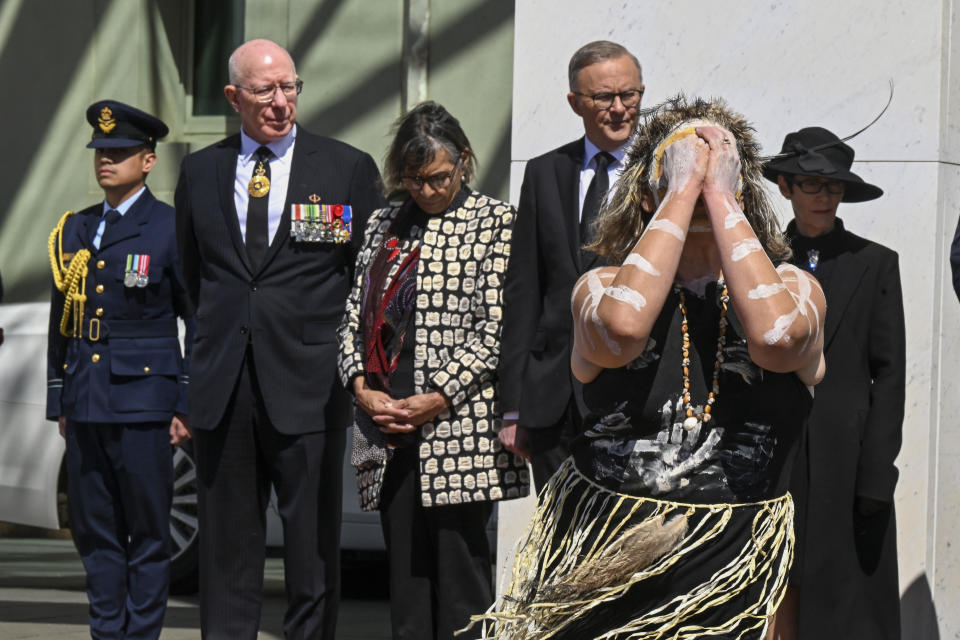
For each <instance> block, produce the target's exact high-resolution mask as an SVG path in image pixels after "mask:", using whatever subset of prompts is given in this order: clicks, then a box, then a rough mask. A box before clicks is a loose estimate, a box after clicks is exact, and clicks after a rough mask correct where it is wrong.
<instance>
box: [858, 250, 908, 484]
mask: <svg viewBox="0 0 960 640" xmlns="http://www.w3.org/2000/svg"><path fill="white" fill-rule="evenodd" d="M871 315H872V318H871V324H870V333H869V337H868V341H869V344H868V357H869V365H870V377H871V378H872V379H873V384H872V385H871V386H870V411H869V413H868V414H867V421H866V425H865V427H864V433H863V443H862V445H861V450H860V461H859V463H858V468H857V495H858V496H861V497H865V498H873V499H875V500H880V501H883V502H892V501H893V490H894V488H895V487H896V484H897V477H898V471H897V467H896V466H894V461H895V460H896V458H897V454H898V453H899V452H900V443H901V440H902V437H903V414H904V402H905V395H906V392H905V385H906V336H905V329H904V318H903V293H902V292H901V289H900V268H899V266H898V262H897V256H896V254H894V253H892V252H891V255H890V256H889V258H888V259H887V260H886V261H885V263H884V264H883V265H882V267H881V269H880V281H879V286H878V287H877V292H876V293H875V295H874V300H873V309H872V310H871Z"/></svg>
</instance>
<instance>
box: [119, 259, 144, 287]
mask: <svg viewBox="0 0 960 640" xmlns="http://www.w3.org/2000/svg"><path fill="white" fill-rule="evenodd" d="M149 269H150V256H149V255H147V254H145V253H128V254H127V268H126V270H124V272H123V286H125V287H127V288H133V287H140V288H141V289H142V288H143V287H145V286H147V284H148V283H149V282H150V278H149V276H148V275H147V274H148V273H149Z"/></svg>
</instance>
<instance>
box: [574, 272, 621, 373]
mask: <svg viewBox="0 0 960 640" xmlns="http://www.w3.org/2000/svg"><path fill="white" fill-rule="evenodd" d="M584 285H586V286H587V289H588V293H587V297H586V298H585V299H584V301H583V306H582V307H581V308H580V318H579V324H581V325H583V326H584V329H583V330H581V329H580V328H577V333H578V335H579V336H580V338H581V340H583V342H584V344H586V345H587V347H588V348H589V349H591V350H596V348H597V347H596V343H595V342H594V341H593V340H592V339H591V337H590V332H589V331H586V330H585V329H586V325H587V324H592V325H593V327H594V329H596V331H597V334H599V336H600V338H601V339H602V340H603V343H604V344H605V345H606V347H607V349H608V350H609V351H610V353H612V354H614V355H620V353H621V352H622V350H621V348H620V345H619V344H618V343H617V341H616V340H614V339H612V338H611V337H610V334H609V333H607V328H606V326H604V324H603V320H602V319H601V318H600V314H599V313H597V307H598V306H599V305H600V300H601V298H603V295H604V293H605V291H606V287H604V285H603V282H602V281H601V280H600V276H599V275H597V272H596V271H588V272H587V275H586V278H584V279H582V280H580V282H579V283H578V284H577V286H576V288H575V289H574V290H573V297H574V298H575V297H576V296H577V295H579V291H580V289H581V288H582V287H583V286H584Z"/></svg>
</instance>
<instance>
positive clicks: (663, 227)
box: [647, 220, 687, 242]
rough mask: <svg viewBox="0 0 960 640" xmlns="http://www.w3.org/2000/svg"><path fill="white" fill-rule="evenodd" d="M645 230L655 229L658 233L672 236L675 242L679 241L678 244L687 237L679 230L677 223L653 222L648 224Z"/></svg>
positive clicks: (668, 221) (666, 221)
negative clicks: (662, 232) (661, 232)
mask: <svg viewBox="0 0 960 640" xmlns="http://www.w3.org/2000/svg"><path fill="white" fill-rule="evenodd" d="M647 229H649V230H653V229H656V230H658V231H665V232H667V233H669V234H670V235H672V236H673V237H674V238H676V239H677V240H679V241H680V242H683V241H685V240H686V239H687V236H686V234H685V233H684V232H683V229H681V228H680V226H679V225H677V223H675V222H673V221H671V220H653V221H652V222H650V224H649V225H647Z"/></svg>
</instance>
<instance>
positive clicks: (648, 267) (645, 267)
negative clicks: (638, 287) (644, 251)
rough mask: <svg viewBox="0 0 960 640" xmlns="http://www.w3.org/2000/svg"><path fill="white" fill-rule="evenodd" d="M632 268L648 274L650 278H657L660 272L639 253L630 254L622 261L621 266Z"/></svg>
mask: <svg viewBox="0 0 960 640" xmlns="http://www.w3.org/2000/svg"><path fill="white" fill-rule="evenodd" d="M627 265H630V266H633V267H636V268H637V269H640V271H643V272H644V273H649V274H650V275H652V276H659V275H660V272H659V271H658V270H657V268H656V267H655V266H653V265H652V264H650V261H649V260H647V259H646V258H644V257H643V256H642V255H640V254H639V253H631V254H630V255H628V256H627V258H626V260H624V261H623V266H627Z"/></svg>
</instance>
